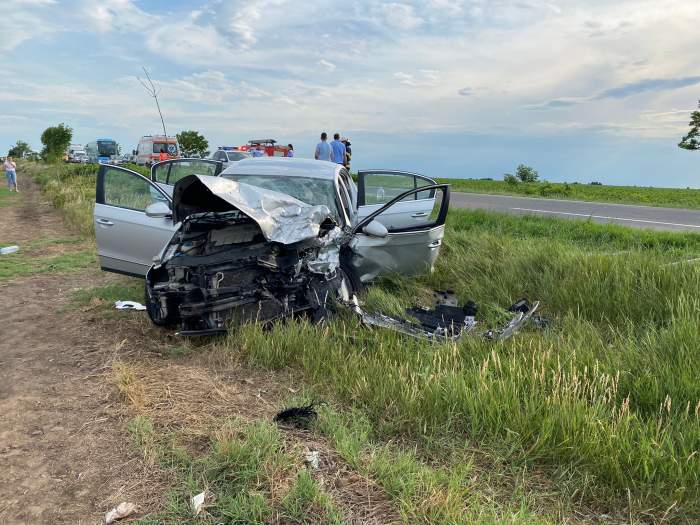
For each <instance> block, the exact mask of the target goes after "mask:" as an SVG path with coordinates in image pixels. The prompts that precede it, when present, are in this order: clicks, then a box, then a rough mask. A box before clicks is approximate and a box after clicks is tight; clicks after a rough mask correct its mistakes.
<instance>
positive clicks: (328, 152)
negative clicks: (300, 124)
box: [314, 131, 333, 161]
mask: <svg viewBox="0 0 700 525" xmlns="http://www.w3.org/2000/svg"><path fill="white" fill-rule="evenodd" d="M327 140H328V134H327V133H326V132H325V131H324V132H323V133H321V142H319V143H318V144H316V153H315V154H314V158H315V159H316V160H328V161H332V160H333V150H332V149H331V145H330V144H328V142H326V141H327Z"/></svg>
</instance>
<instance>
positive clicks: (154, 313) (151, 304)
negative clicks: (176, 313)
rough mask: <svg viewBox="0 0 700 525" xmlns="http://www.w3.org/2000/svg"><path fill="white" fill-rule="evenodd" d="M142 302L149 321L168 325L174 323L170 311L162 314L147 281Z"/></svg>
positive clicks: (161, 309)
mask: <svg viewBox="0 0 700 525" xmlns="http://www.w3.org/2000/svg"><path fill="white" fill-rule="evenodd" d="M144 303H145V306H146V312H147V313H148V317H150V319H151V321H153V324H155V325H157V326H168V325H172V324H174V322H175V321H174V319H173V315H172V314H171V313H170V312H166V313H165V315H163V308H162V307H161V305H160V302H159V301H156V300H155V299H154V298H153V296H152V295H151V291H150V289H149V287H148V282H146V284H145V292H144Z"/></svg>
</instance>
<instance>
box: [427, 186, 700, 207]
mask: <svg viewBox="0 0 700 525" xmlns="http://www.w3.org/2000/svg"><path fill="white" fill-rule="evenodd" d="M438 180H439V182H445V183H449V184H451V185H452V191H464V192H473V193H491V194H501V195H520V196H525V197H540V198H550V199H569V200H576V201H592V202H611V203H618V204H641V205H644V206H661V207H668V208H689V209H700V189H682V188H652V187H643V186H607V185H600V186H599V185H591V184H575V183H562V182H535V183H522V182H519V183H518V184H507V183H505V182H503V181H501V180H482V179H438ZM659 182H661V183H663V181H659Z"/></svg>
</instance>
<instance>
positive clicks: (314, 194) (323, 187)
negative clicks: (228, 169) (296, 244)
mask: <svg viewBox="0 0 700 525" xmlns="http://www.w3.org/2000/svg"><path fill="white" fill-rule="evenodd" d="M222 176H223V177H225V178H227V179H231V180H235V181H238V182H244V183H246V184H250V185H251V186H257V187H258V188H264V189H266V190H273V191H278V192H280V193H285V194H287V195H291V196H292V197H294V198H295V199H298V200H300V201H301V202H305V203H306V204H311V205H314V206H316V205H321V204H323V205H325V206H328V209H329V210H330V211H331V214H332V215H333V217H334V218H335V220H336V221H339V213H338V205H337V203H336V199H335V186H334V185H333V181H332V180H325V179H314V178H311V177H275V176H270V175H241V174H238V173H235V174H226V175H222Z"/></svg>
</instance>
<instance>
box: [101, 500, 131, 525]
mask: <svg viewBox="0 0 700 525" xmlns="http://www.w3.org/2000/svg"><path fill="white" fill-rule="evenodd" d="M134 512H136V505H135V504H133V503H128V502H126V501H123V502H121V503H120V504H119V505H117V506H116V507H114V508H113V509H112V510H110V511H109V512H108V513H107V514H105V525H109V524H110V523H114V522H115V521H117V520H120V519H123V518H126V517H128V516H131V515H132V514H133V513H134Z"/></svg>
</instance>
